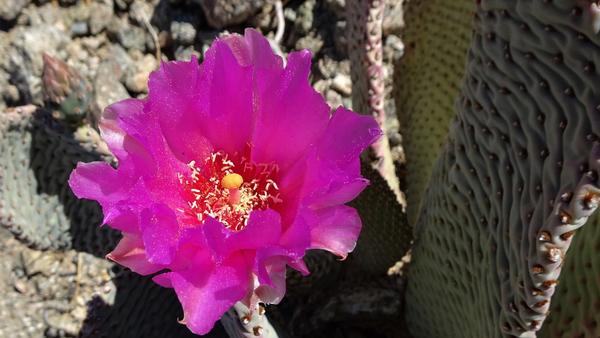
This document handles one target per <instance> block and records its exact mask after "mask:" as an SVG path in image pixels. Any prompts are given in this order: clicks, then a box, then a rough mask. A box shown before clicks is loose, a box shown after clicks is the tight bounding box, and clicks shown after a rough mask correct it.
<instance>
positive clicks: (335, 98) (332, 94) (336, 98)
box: [325, 90, 342, 109]
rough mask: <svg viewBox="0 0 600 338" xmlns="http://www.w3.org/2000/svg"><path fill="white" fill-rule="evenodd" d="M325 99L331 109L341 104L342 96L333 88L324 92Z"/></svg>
mask: <svg viewBox="0 0 600 338" xmlns="http://www.w3.org/2000/svg"><path fill="white" fill-rule="evenodd" d="M325 100H326V101H327V104H329V106H330V107H331V108H333V109H336V108H337V107H339V106H341V105H342V96H341V95H340V94H338V93H337V92H336V91H334V90H328V91H327V93H326V94H325Z"/></svg>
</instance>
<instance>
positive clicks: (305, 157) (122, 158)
mask: <svg viewBox="0 0 600 338" xmlns="http://www.w3.org/2000/svg"><path fill="white" fill-rule="evenodd" d="M310 60H311V54H310V52H308V51H299V52H293V53H290V54H289V57H288V60H287V66H285V67H284V66H283V60H282V59H281V58H280V57H278V56H276V55H275V54H274V53H273V51H272V50H271V48H270V46H269V43H268V41H267V40H266V39H265V38H264V37H263V36H261V35H260V34H259V33H258V32H256V31H254V30H247V31H246V32H245V35H244V36H240V35H230V36H228V37H225V38H222V39H218V40H216V41H215V42H214V43H213V45H212V47H211V48H210V49H209V50H208V51H207V53H206V56H205V60H204V62H203V63H202V64H201V65H199V64H198V62H197V60H196V59H192V60H191V61H189V62H168V63H163V64H162V65H161V67H160V69H158V70H157V71H155V72H154V73H152V75H151V76H150V79H149V94H148V97H147V98H146V99H144V100H138V99H128V100H124V101H121V102H118V103H115V104H113V105H111V106H109V107H108V108H107V109H106V110H105V112H104V114H103V116H102V120H101V123H100V129H101V132H102V137H103V139H104V140H105V141H106V142H107V144H108V145H109V147H110V149H111V151H112V153H113V154H114V155H115V157H116V158H117V160H118V167H117V168H113V167H112V166H110V165H109V164H107V163H104V162H92V163H80V164H79V165H78V166H77V168H76V169H75V170H74V171H73V173H72V174H71V177H70V180H69V184H70V186H71V188H72V190H73V192H74V193H75V195H77V196H78V197H80V198H87V199H92V200H96V201H98V203H99V204H100V205H101V207H102V210H103V213H104V223H105V224H107V225H109V226H110V227H112V228H115V229H118V230H120V231H122V233H123V238H122V239H121V241H120V243H119V244H118V246H117V247H116V248H115V250H114V251H112V252H111V253H110V254H109V255H108V258H110V259H112V260H114V261H116V262H118V263H120V264H122V265H124V266H127V267H129V268H131V269H132V270H133V271H135V272H137V273H140V274H142V275H149V274H156V273H158V272H160V273H159V274H157V275H155V276H154V277H153V280H154V281H155V282H156V283H158V284H160V285H162V286H164V287H169V288H174V289H175V292H176V293H177V296H178V298H179V300H180V302H181V304H182V306H183V310H184V319H183V322H184V323H185V324H186V325H187V326H188V327H189V328H190V330H191V331H193V332H194V333H197V334H205V333H207V332H208V331H209V330H210V329H211V328H212V327H213V325H214V322H215V321H216V320H218V319H219V318H220V317H221V315H223V313H224V312H225V311H227V310H228V309H229V308H230V307H231V306H232V305H233V304H234V303H236V302H237V301H242V302H244V303H245V304H246V305H248V307H249V308H254V306H253V305H254V304H256V303H257V302H264V303H277V302H279V301H280V300H281V298H282V297H283V295H284V293H285V268H286V265H289V266H291V267H293V268H294V269H296V270H298V271H300V272H302V273H304V274H308V270H307V268H306V266H305V264H304V262H303V256H304V254H305V252H306V250H307V249H325V250H329V251H331V252H333V253H335V254H336V255H338V256H340V257H342V258H343V257H346V255H347V254H348V253H349V252H350V251H352V250H353V249H354V246H355V244H356V240H357V237H358V234H359V232H360V229H361V221H360V218H359V217H358V214H357V213H356V211H355V210H354V209H353V208H351V207H349V206H346V205H344V204H345V203H347V202H349V201H350V200H352V199H354V198H355V197H356V196H357V195H358V194H359V193H360V192H361V191H362V190H363V189H364V188H365V187H366V185H367V184H368V181H367V180H366V179H364V178H363V177H362V176H361V174H360V161H359V154H360V153H361V151H362V150H363V149H365V148H366V147H368V146H369V145H370V144H371V143H372V142H374V141H375V140H376V139H377V138H378V137H379V136H380V135H381V130H380V129H379V127H378V124H377V123H376V122H375V120H374V119H373V118H371V117H367V116H360V115H358V114H356V113H354V112H351V111H349V110H346V109H344V108H343V107H340V108H337V109H336V110H335V111H334V112H333V114H331V115H330V111H331V109H330V107H329V106H328V105H327V104H326V103H325V101H324V99H323V97H321V96H320V95H319V94H318V93H317V92H315V91H314V89H312V87H311V86H310V84H309V82H308V75H309V70H310Z"/></svg>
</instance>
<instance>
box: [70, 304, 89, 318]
mask: <svg viewBox="0 0 600 338" xmlns="http://www.w3.org/2000/svg"><path fill="white" fill-rule="evenodd" d="M71 316H73V318H75V319H77V320H80V321H83V320H84V319H85V317H86V316H87V311H86V310H85V307H84V306H78V307H76V308H75V309H73V311H71Z"/></svg>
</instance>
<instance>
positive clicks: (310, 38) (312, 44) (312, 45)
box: [295, 33, 323, 56]
mask: <svg viewBox="0 0 600 338" xmlns="http://www.w3.org/2000/svg"><path fill="white" fill-rule="evenodd" d="M322 47H323V40H322V39H321V38H320V37H318V36H316V35H315V34H314V33H310V34H309V35H306V36H303V37H301V38H300V39H298V41H296V45H295V48H296V50H300V49H308V50H310V51H311V52H312V53H313V56H314V55H316V54H317V53H318V52H319V51H320V50H321V48H322Z"/></svg>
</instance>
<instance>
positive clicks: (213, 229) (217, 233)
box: [203, 209, 281, 261]
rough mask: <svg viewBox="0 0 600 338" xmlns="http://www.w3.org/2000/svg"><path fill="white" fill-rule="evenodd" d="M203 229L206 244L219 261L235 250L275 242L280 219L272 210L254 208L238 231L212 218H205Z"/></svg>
mask: <svg viewBox="0 0 600 338" xmlns="http://www.w3.org/2000/svg"><path fill="white" fill-rule="evenodd" d="M203 229H204V234H205V236H206V242H207V243H208V246H209V247H210V248H211V250H212V252H213V253H214V255H215V259H217V260H219V261H220V260H223V259H225V258H227V257H228V256H229V255H230V254H231V253H233V252H236V251H240V250H249V249H258V248H261V247H265V246H271V245H273V244H276V243H277V242H278V241H279V238H280V237H281V219H280V217H279V214H278V213H277V212H276V211H274V210H271V209H267V210H254V211H253V212H252V213H251V214H250V218H249V219H248V225H246V226H245V227H244V228H243V229H242V230H240V231H233V230H230V229H227V228H226V227H225V226H224V225H223V224H222V223H220V222H218V221H216V220H214V219H212V218H209V219H207V220H206V222H205V223H204V225H203Z"/></svg>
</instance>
